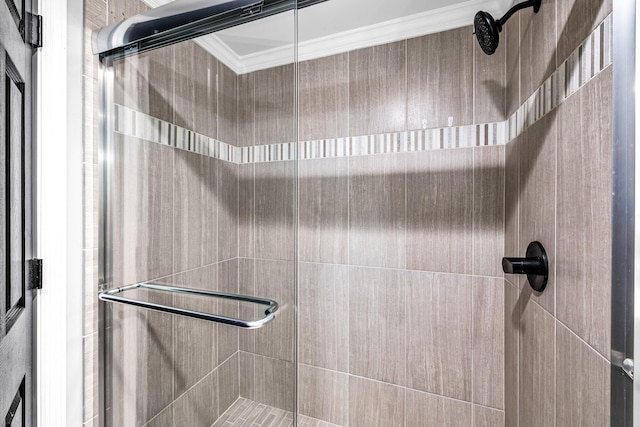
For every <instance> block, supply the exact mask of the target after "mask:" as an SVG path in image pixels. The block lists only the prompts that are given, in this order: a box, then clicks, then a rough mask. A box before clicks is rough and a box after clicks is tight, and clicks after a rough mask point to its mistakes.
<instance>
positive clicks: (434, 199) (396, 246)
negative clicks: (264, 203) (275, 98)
mask: <svg viewBox="0 0 640 427" xmlns="http://www.w3.org/2000/svg"><path fill="white" fill-rule="evenodd" d="M505 64H506V56H505V53H504V50H502V51H499V52H498V53H497V54H496V55H495V56H493V57H491V58H489V57H486V56H485V55H484V54H482V53H481V51H480V50H479V48H478V46H477V43H476V41H475V39H474V36H473V35H472V28H470V27H465V28H460V29H456V30H452V31H447V32H443V33H438V34H433V35H428V36H424V37H419V38H415V39H410V40H406V41H400V42H396V43H391V44H387V45H383V46H376V47H371V48H366V49H361V50H357V51H353V52H349V53H345V54H341V55H336V56H332V57H327V58H321V59H317V60H312V61H308V62H303V63H301V64H300V66H299V108H300V111H299V115H300V116H299V117H300V121H299V126H300V132H299V137H300V140H302V141H306V140H316V139H326V138H339V137H346V136H359V135H371V134H378V133H389V132H399V131H407V130H416V129H423V128H437V127H447V126H450V125H453V126H461V125H470V124H476V123H487V122H498V121H503V120H505V118H506V116H505V114H506V98H505V96H506V92H505V86H506V68H505ZM503 231H504V147H503V146H493V147H478V148H458V149H453V150H435V151H426V152H413V153H396V154H379V155H370V156H356V157H342V158H330V159H314V160H301V161H300V162H299V234H300V235H299V261H300V263H299V273H298V274H299V276H298V280H299V283H298V307H299V315H298V325H299V326H298V339H299V341H298V355H299V359H298V362H299V365H298V369H299V370H298V407H299V410H300V412H301V413H302V414H304V415H309V416H312V417H314V418H318V419H322V420H325V421H329V422H331V423H334V424H338V425H342V426H347V425H349V426H402V425H407V426H431V425H433V426H441V425H445V424H447V425H448V424H449V423H451V422H455V424H456V425H467V426H471V425H476V426H480V425H492V426H497V425H502V424H503V423H504V412H503V410H504V390H503V384H504V366H503V358H502V354H503V351H502V349H503V346H504V338H503V316H502V307H503V298H504V297H503V291H504V286H503V278H502V273H501V270H500V263H499V260H500V258H501V256H502V251H503V248H502V246H503V238H504V235H503Z"/></svg>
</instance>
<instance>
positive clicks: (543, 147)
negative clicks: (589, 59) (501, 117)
mask: <svg viewBox="0 0 640 427" xmlns="http://www.w3.org/2000/svg"><path fill="white" fill-rule="evenodd" d="M611 10H612V4H611V1H610V0H570V1H564V0H562V1H561V0H543V2H542V7H541V9H540V13H538V14H537V15H534V14H533V13H532V12H530V11H527V12H524V13H521V14H519V15H516V16H514V18H512V20H510V21H509V23H508V24H507V26H506V31H507V38H506V40H505V45H506V46H507V75H508V77H507V80H508V82H509V84H508V86H507V94H508V95H507V106H508V110H507V111H508V112H509V113H511V112H513V111H515V109H516V108H517V107H518V106H519V105H520V104H521V103H522V102H523V101H524V100H526V99H527V98H528V97H529V96H530V95H531V94H532V92H533V91H534V90H535V89H536V88H537V87H538V86H539V85H540V84H541V83H542V82H543V81H544V80H545V79H546V78H547V77H548V76H549V75H550V74H551V72H553V71H554V70H555V69H556V68H557V66H559V65H560V64H562V63H563V62H564V61H565V60H566V59H567V58H568V57H569V55H570V54H571V53H572V52H573V51H575V50H576V48H578V46H579V45H580V44H581V43H582V42H583V41H584V40H585V39H586V37H587V36H588V35H589V34H590V33H591V32H592V31H593V30H594V29H595V28H596V27H597V26H598V25H599V24H600V23H601V22H602V20H603V19H604V18H605V17H606V16H607V15H608V14H609V13H610V12H611ZM541 34H555V37H548V38H547V37H540V35H541ZM611 85H612V72H611V67H608V68H606V69H605V70H604V71H602V72H601V73H600V74H598V75H596V76H595V77H594V78H593V79H592V80H591V81H589V82H588V83H587V84H586V85H584V86H583V87H582V88H581V89H579V90H578V91H577V92H575V93H574V94H573V95H571V96H570V97H569V98H568V99H567V100H566V101H565V102H563V103H562V104H561V105H560V106H559V107H558V108H556V109H554V110H552V111H551V112H550V113H549V114H547V115H546V116H545V117H544V118H542V119H541V120H539V121H537V122H536V123H534V124H533V125H532V126H530V127H529V128H528V129H527V130H526V131H525V132H523V133H522V134H521V135H520V136H519V137H517V138H516V139H515V140H514V141H512V142H511V143H509V144H508V145H507V147H506V168H505V178H506V187H505V199H506V210H505V224H506V231H505V252H506V253H507V254H509V255H516V256H524V252H525V250H526V246H527V244H528V243H529V242H530V241H533V240H539V241H540V242H542V243H543V244H544V246H545V248H546V249H547V253H548V254H549V257H550V261H551V271H550V278H549V285H548V287H547V289H546V290H545V291H544V292H543V293H542V294H536V293H534V292H532V291H531V290H530V288H529V286H528V284H527V283H526V282H525V281H523V280H522V278H521V277H516V276H511V275H507V276H506V277H505V300H504V302H505V303H504V308H505V319H504V324H505V379H506V381H505V396H506V400H505V416H506V424H507V425H508V426H540V425H546V426H554V425H556V426H574V425H580V426H604V425H609V387H610V385H609V372H610V340H611V338H610V328H611V323H610V322H611V320H610V319H611V262H610V259H611V153H612V134H611V114H612V103H611V95H612V86H611Z"/></svg>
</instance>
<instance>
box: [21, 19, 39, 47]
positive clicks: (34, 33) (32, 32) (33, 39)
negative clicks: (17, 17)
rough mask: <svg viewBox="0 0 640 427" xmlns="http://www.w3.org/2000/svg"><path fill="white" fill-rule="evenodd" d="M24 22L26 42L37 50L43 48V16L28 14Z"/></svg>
mask: <svg viewBox="0 0 640 427" xmlns="http://www.w3.org/2000/svg"><path fill="white" fill-rule="evenodd" d="M24 20H25V25H24V29H23V32H24V33H23V38H24V42H25V43H29V44H30V45H31V46H32V47H35V48H39V47H42V16H40V15H34V14H33V13H27V14H26V16H25V19H24Z"/></svg>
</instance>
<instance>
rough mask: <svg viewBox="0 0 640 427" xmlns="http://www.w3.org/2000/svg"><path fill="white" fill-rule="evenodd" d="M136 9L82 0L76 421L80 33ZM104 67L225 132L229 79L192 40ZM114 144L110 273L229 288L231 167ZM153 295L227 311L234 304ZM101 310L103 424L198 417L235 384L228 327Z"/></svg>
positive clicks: (137, 102) (216, 133) (93, 181)
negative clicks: (106, 418)
mask: <svg viewBox="0 0 640 427" xmlns="http://www.w3.org/2000/svg"><path fill="white" fill-rule="evenodd" d="M145 8H146V7H145V6H143V4H142V3H141V2H138V1H136V2H131V1H118V0H109V1H108V2H105V1H103V0H89V1H87V2H85V22H86V24H85V27H86V31H85V76H84V85H85V118H84V120H85V141H86V142H85V156H84V169H85V211H86V215H85V239H84V241H85V252H84V253H85V277H86V279H85V289H86V291H85V338H84V345H85V369H84V372H85V381H84V383H85V399H84V400H85V410H84V421H85V423H86V424H87V425H97V423H98V420H97V415H98V351H97V345H98V321H97V290H98V277H97V252H98V249H97V248H98V242H97V238H98V235H97V233H98V229H97V221H98V215H97V209H98V201H97V200H98V199H97V197H98V190H97V188H98V187H97V185H98V175H97V169H98V167H97V161H98V159H97V152H98V149H97V147H98V110H97V109H98V82H97V77H98V72H97V70H98V61H97V58H96V57H94V56H93V55H92V53H91V50H90V49H91V32H92V31H93V30H95V29H97V28H100V27H102V26H104V25H107V24H108V23H112V22H115V21H117V20H120V19H122V18H123V17H126V16H130V15H132V14H135V13H138V12H140V11H142V10H144V9H145ZM116 73H117V78H116V83H117V86H116V93H115V96H116V102H118V103H121V104H124V105H127V106H129V107H131V108H134V109H136V110H138V111H141V112H145V113H148V114H150V115H152V116H154V117H158V118H162V119H164V120H167V121H170V122H172V123H176V124H178V125H180V126H184V127H187V128H189V129H192V130H194V131H196V132H199V133H202V134H205V135H208V136H210V137H213V138H223V139H224V140H225V142H228V143H231V144H236V143H237V129H236V128H237V120H236V108H237V101H236V99H237V95H236V94H237V90H238V88H237V86H238V83H237V81H238V78H237V76H236V75H235V74H234V73H233V72H232V71H231V70H229V69H228V68H226V67H225V66H224V65H222V64H220V63H219V62H218V61H217V60H216V59H215V58H213V57H212V56H210V55H209V54H207V53H206V52H205V51H204V50H202V49H201V48H200V47H199V46H197V45H196V44H194V43H192V42H188V43H184V44H182V45H180V46H175V47H171V48H167V49H160V50H157V51H152V52H149V53H146V54H144V55H141V56H138V57H135V58H131V59H127V60H125V61H121V63H120V64H118V65H117V66H116ZM115 148H116V149H115V159H116V160H115V162H116V169H117V171H118V173H117V174H116V178H115V185H114V198H115V203H114V206H115V207H114V209H115V215H114V218H115V223H114V250H115V257H114V284H116V285H121V284H129V283H135V282H137V281H144V280H153V279H157V280H159V281H161V282H167V283H172V284H175V285H178V286H189V287H198V288H203V289H211V290H218V289H219V290H221V291H224V292H231V293H237V292H238V288H239V284H238V283H239V261H238V243H237V242H238V233H237V217H238V172H239V169H238V168H237V167H236V166H234V165H229V164H223V163H222V162H221V161H219V160H215V159H211V158H205V157H201V156H199V155H196V154H193V153H188V152H185V151H177V150H174V149H171V148H168V147H162V146H160V145H158V144H154V143H149V142H145V141H141V140H135V139H133V138H128V137H121V136H119V137H117V138H116V141H115ZM289 280H290V281H291V279H289ZM156 298H157V297H156ZM155 301H156V302H162V303H169V304H178V305H180V306H183V307H187V308H191V309H198V310H205V311H211V312H220V313H223V314H226V315H230V316H237V315H238V305H237V304H228V303H227V304H225V303H214V304H207V303H203V302H202V301H197V300H191V299H189V298H184V297H180V298H178V297H174V298H173V300H172V299H171V298H169V299H166V298H165V299H160V300H155ZM109 314H110V318H111V322H112V324H111V327H110V328H109V330H108V331H109V333H108V334H107V335H109V339H110V340H111V341H110V345H111V346H112V348H113V351H112V354H111V360H110V363H111V366H112V367H113V378H112V380H113V384H112V386H113V395H112V396H111V397H110V398H109V401H108V406H109V412H110V414H111V416H112V417H113V420H114V425H123V426H124V425H143V424H146V423H149V425H163V426H165V425H176V426H183V425H207V426H209V425H211V424H212V423H213V422H214V421H215V419H216V418H217V417H218V416H219V414H221V413H222V412H224V411H225V410H226V409H227V408H228V407H229V406H230V405H231V404H233V402H234V401H235V400H236V399H237V397H238V396H239V395H240V386H239V385H240V381H239V378H238V373H239V354H238V349H239V341H238V331H237V329H235V328H232V327H227V326H223V325H213V324H210V323H207V322H202V321H196V320H190V319H185V318H177V317H173V316H168V315H163V314H158V313H152V312H145V311H143V310H136V309H131V308H124V307H114V308H113V311H112V312H110V313H109ZM289 335H291V332H289Z"/></svg>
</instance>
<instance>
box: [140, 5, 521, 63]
mask: <svg viewBox="0 0 640 427" xmlns="http://www.w3.org/2000/svg"><path fill="white" fill-rule="evenodd" d="M144 1H145V3H147V4H148V5H149V6H151V7H157V6H160V5H162V4H165V3H168V2H170V1H171V0H144ZM513 3H514V0H392V1H389V0H329V1H326V2H324V3H319V4H316V5H314V6H310V7H306V8H304V9H302V10H300V11H299V15H298V37H299V44H298V58H299V59H300V60H306V59H312V58H317V57H322V56H327V55H332V54H336V53H340V52H346V51H350V50H353V49H358V48H362V47H367V46H374V45H379V44H383V43H389V42H393V41H397V40H402V39H406V38H411V37H417V36H420V35H424V34H430V33H435V32H439V31H445V30H449V29H453V28H459V27H461V26H465V25H472V23H473V16H474V15H475V13H476V12H477V11H479V10H485V11H488V12H490V13H493V14H494V16H496V19H497V18H499V17H500V16H501V15H502V14H503V13H504V12H505V11H506V10H507V9H508V8H509V7H510V6H511V5H512V4H513ZM294 36H295V24H294V15H293V12H287V13H282V14H279V15H276V16H271V17H268V18H264V19H260V20H257V21H253V22H250V23H247V24H243V25H240V26H237V27H233V28H229V29H226V30H223V31H219V32H217V33H215V34H211V35H208V36H204V37H200V38H199V39H198V40H197V42H198V43H199V44H200V45H202V46H203V47H204V48H205V49H207V50H208V51H210V52H211V53H212V54H213V55H215V56H216V57H217V58H218V59H220V60H221V61H222V62H224V63H225V64H226V65H227V66H229V67H230V68H232V69H233V70H234V71H235V72H237V73H239V74H240V73H245V72H250V71H254V70H258V69H264V68H269V67H273V66H277V65H282V64H286V63H291V62H292V61H293V56H294V50H293V41H294Z"/></svg>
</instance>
